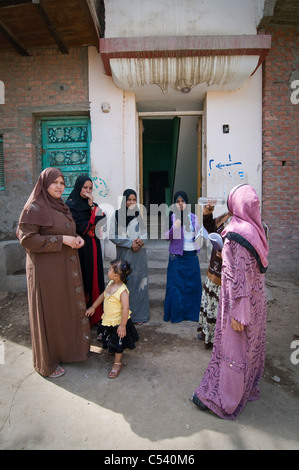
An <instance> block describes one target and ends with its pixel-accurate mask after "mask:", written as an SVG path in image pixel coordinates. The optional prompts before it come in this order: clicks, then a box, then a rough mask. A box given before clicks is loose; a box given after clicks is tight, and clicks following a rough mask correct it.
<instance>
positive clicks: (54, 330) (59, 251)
mask: <svg viewBox="0 0 299 470" xmlns="http://www.w3.org/2000/svg"><path fill="white" fill-rule="evenodd" d="M64 187H65V183H64V177H63V175H62V173H61V171H60V170H58V169H56V168H46V169H45V170H44V171H43V172H42V173H41V174H40V176H39V178H38V181H37V183H36V185H35V187H34V189H33V191H32V193H31V195H30V196H29V198H28V200H27V202H26V204H25V206H24V209H23V211H22V213H21V215H20V219H19V225H18V229H17V237H18V238H19V240H20V243H21V245H22V246H23V247H24V248H25V249H26V252H27V256H26V274H27V287H28V304H29V319H30V329H31V337H32V351H33V365H34V368H35V369H36V371H37V372H38V373H39V374H41V375H43V376H47V377H51V378H55V377H60V376H61V375H63V374H64V373H65V371H64V369H63V368H62V367H61V366H60V362H79V361H84V360H86V359H87V357H88V352H89V347H90V327H89V320H88V318H87V317H85V309H86V304H85V297H84V289H83V282H82V276H81V269H80V262H79V256H78V249H79V248H80V247H82V245H83V244H84V242H83V240H82V238H81V237H79V236H78V235H77V234H76V225H75V222H74V220H73V218H72V215H71V213H70V210H69V208H68V207H67V206H66V205H65V204H64V202H63V200H62V199H61V196H62V193H63V191H64Z"/></svg>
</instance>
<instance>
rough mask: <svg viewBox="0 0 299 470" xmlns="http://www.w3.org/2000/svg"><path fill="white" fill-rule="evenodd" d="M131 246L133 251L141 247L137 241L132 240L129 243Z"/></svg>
mask: <svg viewBox="0 0 299 470" xmlns="http://www.w3.org/2000/svg"><path fill="white" fill-rule="evenodd" d="M131 248H132V250H133V251H135V252H137V251H139V250H140V248H141V247H140V246H139V245H138V243H137V241H136V240H134V241H133V243H132V245H131Z"/></svg>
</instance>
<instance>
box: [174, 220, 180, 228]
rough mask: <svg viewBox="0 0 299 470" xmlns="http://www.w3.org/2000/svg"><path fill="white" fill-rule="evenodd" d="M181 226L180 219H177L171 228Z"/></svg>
mask: <svg viewBox="0 0 299 470" xmlns="http://www.w3.org/2000/svg"><path fill="white" fill-rule="evenodd" d="M181 225H182V224H181V221H180V219H177V220H176V221H175V222H174V224H173V226H174V227H175V228H180V227H181Z"/></svg>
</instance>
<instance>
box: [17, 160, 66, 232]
mask: <svg viewBox="0 0 299 470" xmlns="http://www.w3.org/2000/svg"><path fill="white" fill-rule="evenodd" d="M59 176H62V178H63V180H64V176H63V174H62V172H61V171H60V170H58V168H53V167H50V168H46V169H45V170H43V171H42V172H41V174H40V175H39V177H38V180H37V182H36V185H35V186H34V188H33V190H32V192H31V194H30V196H29V198H28V199H27V202H26V204H25V205H24V209H23V211H22V212H21V215H20V218H19V224H33V225H39V226H44V227H52V225H53V213H52V209H55V210H56V211H58V212H62V213H63V214H64V215H65V216H66V217H67V218H68V219H69V220H70V221H72V220H73V218H72V215H71V212H70V210H69V208H68V207H67V206H66V205H65V203H64V202H63V200H62V199H61V198H59V199H56V198H54V197H52V196H50V194H49V193H48V191H47V189H48V187H49V186H50V185H51V184H52V183H54V181H55V180H56V179H57V178H58V177H59ZM17 236H18V231H17Z"/></svg>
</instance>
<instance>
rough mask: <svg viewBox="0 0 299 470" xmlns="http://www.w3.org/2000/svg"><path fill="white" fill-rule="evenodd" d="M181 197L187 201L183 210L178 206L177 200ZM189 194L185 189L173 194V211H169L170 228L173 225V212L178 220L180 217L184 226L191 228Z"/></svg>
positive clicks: (187, 228)
mask: <svg viewBox="0 0 299 470" xmlns="http://www.w3.org/2000/svg"><path fill="white" fill-rule="evenodd" d="M179 197H181V198H182V199H184V201H185V203H186V207H185V208H184V209H183V210H182V211H181V210H180V209H179V208H178V207H177V206H176V202H177V200H178V198H179ZM188 201H189V200H188V195H187V193H186V192H185V191H177V192H176V193H175V194H174V196H173V206H172V207H173V211H170V212H169V228H171V226H172V214H174V215H175V218H176V220H177V219H180V221H181V224H182V226H183V225H185V227H186V230H190V220H189V217H188V214H189V208H188Z"/></svg>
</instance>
